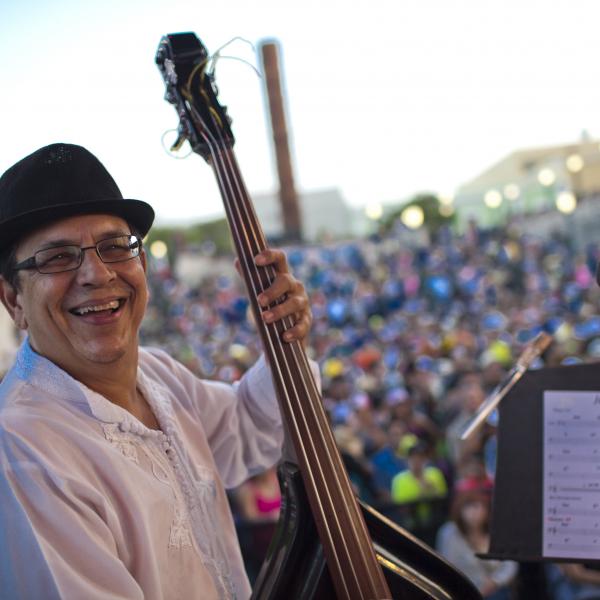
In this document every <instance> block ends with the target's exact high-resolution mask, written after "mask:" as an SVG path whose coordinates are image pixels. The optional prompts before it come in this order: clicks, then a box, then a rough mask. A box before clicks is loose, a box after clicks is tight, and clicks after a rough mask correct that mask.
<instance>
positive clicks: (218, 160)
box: [201, 127, 372, 573]
mask: <svg viewBox="0 0 600 600" xmlns="http://www.w3.org/2000/svg"><path fill="white" fill-rule="evenodd" d="M201 131H204V132H209V134H210V129H209V128H206V127H203V128H202V130H201ZM205 141H206V142H207V144H208V145H209V148H210V149H211V154H212V156H213V162H214V164H215V167H216V168H218V167H219V165H220V166H221V169H219V171H221V170H224V173H221V174H220V175H219V179H220V184H221V187H222V189H223V190H224V191H225V192H230V193H231V192H233V188H232V185H231V181H230V180H229V172H231V173H232V176H233V178H234V181H235V184H236V187H237V188H238V190H237V191H238V195H239V196H240V197H241V198H242V199H243V198H244V194H243V192H242V188H243V182H240V180H239V177H237V176H235V169H234V168H233V163H232V156H231V153H229V152H227V148H226V147H224V148H221V151H220V152H218V151H214V145H215V144H216V145H217V147H219V144H218V143H217V142H216V140H214V138H213V140H208V139H206V137H205ZM211 141H212V143H210V142H211ZM223 153H224V154H225V156H226V158H227V161H228V162H229V168H227V165H225V163H224V162H223V159H222V154H223ZM223 174H224V175H225V178H226V179H227V185H225V182H224V181H223ZM242 205H244V203H243V202H242ZM244 209H245V211H246V213H247V214H246V220H247V221H249V225H250V231H252V235H253V238H254V244H255V246H257V249H258V250H260V249H261V244H262V246H263V247H265V244H264V240H263V239H261V238H260V236H259V235H258V233H257V232H256V231H255V228H254V227H253V226H252V219H250V216H249V215H248V212H249V211H250V210H251V209H252V206H251V205H250V207H248V206H247V205H246V206H244ZM239 210H240V209H239V207H237V211H238V213H239ZM232 216H233V212H232ZM238 218H240V219H241V216H240V214H238ZM232 221H234V220H233V219H232ZM233 224H234V226H235V227H236V229H239V228H238V225H237V223H235V222H234V223H233ZM242 226H243V225H242ZM236 233H237V236H238V238H239V240H240V242H241V241H242V238H241V236H240V235H239V230H238V231H237V232H236ZM245 237H246V244H247V245H248V246H251V245H252V244H251V241H250V240H249V239H248V237H247V235H246V236H245ZM242 258H243V260H244V262H245V266H246V268H247V269H248V270H249V271H248V272H249V274H250V276H251V285H252V287H253V288H254V292H255V293H258V292H257V288H258V287H260V288H262V289H263V291H264V284H263V282H262V280H261V277H260V274H259V271H258V269H257V266H256V265H255V264H254V262H253V261H251V262H250V261H249V260H248V259H247V258H246V257H245V255H244V254H243V253H242ZM252 269H253V270H254V280H252ZM272 275H273V271H272V269H271V276H272ZM255 280H257V281H258V285H257V281H255ZM292 324H293V323H292ZM289 326H290V325H289V323H285V324H284V327H285V328H287V327H289ZM267 332H268V334H269V337H270V338H271V337H272V336H271V333H272V329H269V328H267ZM275 333H277V331H275ZM275 338H276V342H277V345H273V342H272V340H270V343H271V346H272V351H273V355H274V357H275V359H276V360H279V361H280V362H281V360H282V359H281V356H279V357H278V356H277V354H278V352H277V346H279V350H280V354H281V353H282V352H283V347H282V345H281V344H282V343H281V340H280V339H279V335H276V336H275ZM291 346H292V348H293V351H292V352H293V355H294V360H295V361H296V367H297V368H298V372H299V373H300V377H301V380H302V382H303V384H304V386H305V388H306V389H305V391H306V392H307V394H308V393H309V389H308V388H307V382H306V380H307V379H308V381H309V382H310V384H312V385H310V387H312V391H313V392H314V391H316V385H315V383H314V380H313V379H312V377H310V376H309V377H308V378H307V377H305V376H304V375H303V374H302V370H301V369H300V364H301V363H303V364H304V366H305V368H306V367H308V361H307V359H306V355H305V354H304V352H303V351H302V349H301V348H300V347H299V344H292V345H291ZM300 357H302V358H300ZM284 364H287V361H285V360H284ZM278 369H279V370H281V366H280V365H278ZM309 375H310V371H309ZM292 381H293V379H292ZM294 391H295V393H296V396H297V397H298V391H297V390H296V389H294ZM308 395H310V394H308ZM317 395H318V392H317ZM288 402H289V398H288ZM298 405H299V406H300V407H301V404H300V403H299V401H298ZM314 418H315V420H316V422H317V426H318V427H319V428H320V429H321V428H322V423H321V422H320V421H319V419H318V417H317V416H315V417H314ZM303 419H304V422H305V427H306V428H308V423H307V419H306V416H305V415H303ZM326 450H327V452H329V453H330V450H329V449H327V448H326ZM304 451H305V453H306V450H304ZM319 469H320V471H321V476H322V478H323V481H324V483H325V487H326V489H327V485H326V484H327V479H326V478H325V476H324V474H323V469H322V466H321V465H319ZM334 475H335V479H336V480H338V483H339V474H338V473H337V472H335V471H334ZM343 480H345V481H346V482H347V478H346V477H344V478H343ZM350 491H351V490H350ZM329 496H330V497H329V501H330V504H331V505H332V508H333V506H334V504H333V499H332V498H331V494H330V493H329ZM319 500H320V499H319ZM342 505H343V506H344V505H345V503H342ZM338 509H339V506H338ZM321 510H323V508H322V507H321ZM332 514H334V515H335V511H333V512H332ZM347 520H348V522H349V523H350V524H351V526H352V527H353V528H354V527H355V519H353V518H352V515H350V514H349V513H348V515H347ZM360 522H361V524H363V522H362V520H361V521H360ZM325 523H328V522H327V521H325ZM327 527H329V525H327ZM338 528H339V522H338ZM339 531H340V533H342V539H343V542H344V545H345V546H346V547H347V545H348V544H347V541H346V540H345V538H344V536H343V529H341V528H340V529H339ZM355 533H356V532H355ZM329 535H330V536H331V533H330V532H329ZM358 539H360V538H358ZM369 545H370V540H369ZM370 549H371V551H372V547H371V548H370ZM347 554H348V556H349V557H351V556H352V553H350V552H349V550H348V549H347ZM350 562H352V561H350ZM352 570H354V569H352ZM369 572H370V570H369V569H367V573H369Z"/></svg>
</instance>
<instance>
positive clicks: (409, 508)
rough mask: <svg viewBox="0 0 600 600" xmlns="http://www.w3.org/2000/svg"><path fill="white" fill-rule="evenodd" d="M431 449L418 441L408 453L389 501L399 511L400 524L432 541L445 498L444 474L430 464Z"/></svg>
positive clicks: (393, 481)
mask: <svg viewBox="0 0 600 600" xmlns="http://www.w3.org/2000/svg"><path fill="white" fill-rule="evenodd" d="M430 451H431V449H430V447H429V446H428V445H427V444H426V443H425V442H424V441H422V440H418V441H417V442H416V443H414V444H413V445H412V446H411V447H410V448H409V449H408V457H407V462H408V468H407V469H406V470H404V471H400V473H398V474H397V475H395V476H394V478H393V479H392V491H391V496H392V501H393V502H395V503H396V504H398V505H401V507H404V508H403V510H402V511H401V514H402V515H403V516H402V522H403V524H404V525H405V526H406V527H407V528H408V529H411V530H414V531H415V533H418V535H419V536H420V537H421V538H423V539H426V541H431V538H432V537H433V536H434V535H435V531H434V530H435V529H436V528H437V526H438V521H439V515H440V512H441V511H442V510H443V508H444V507H443V506H441V505H440V501H441V500H444V499H445V498H446V496H447V494H448V485H447V483H446V480H445V478H444V474H443V473H442V471H441V470H440V469H439V468H438V467H435V466H433V465H432V464H429V458H430Z"/></svg>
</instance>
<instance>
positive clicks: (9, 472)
mask: <svg viewBox="0 0 600 600" xmlns="http://www.w3.org/2000/svg"><path fill="white" fill-rule="evenodd" d="M81 487H82V484H81V483H78V482H76V481H69V479H68V478H66V477H64V476H60V475H58V474H57V472H56V471H53V470H51V469H49V468H48V465H45V464H44V460H43V458H41V457H38V456H36V455H35V453H34V452H33V451H32V450H31V449H30V448H28V447H27V446H26V445H25V444H23V443H22V442H20V441H19V439H18V438H17V437H16V436H13V435H10V434H7V433H6V432H5V431H0V548H2V549H3V551H2V560H1V561H0V597H2V598H16V599H17V598H19V599H20V598H44V599H48V600H54V599H55V598H57V599H58V598H87V599H90V600H95V599H98V600H100V599H105V598H108V597H110V598H115V599H118V598H123V599H125V598H127V599H131V600H137V599H140V600H141V599H143V593H142V590H141V589H140V587H139V585H138V584H137V582H136V581H135V579H134V578H133V577H132V576H131V574H130V573H129V572H128V571H127V569H126V568H125V566H124V564H123V563H122V562H121V561H120V560H119V558H118V553H117V551H116V545H115V541H114V539H113V536H112V534H111V532H110V530H109V529H108V527H107V525H106V523H105V522H104V521H103V520H102V519H101V517H100V514H99V512H98V511H97V510H95V508H94V504H93V502H91V501H90V497H89V495H88V497H87V498H86V494H80V493H79V492H80V489H79V488H81ZM65 523H73V524H74V526H73V527H65Z"/></svg>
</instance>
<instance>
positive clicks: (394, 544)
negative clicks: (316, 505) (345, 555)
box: [252, 462, 481, 600]
mask: <svg viewBox="0 0 600 600" xmlns="http://www.w3.org/2000/svg"><path fill="white" fill-rule="evenodd" d="M278 473H279V482H280V485H281V489H282V497H283V502H282V507H281V515H280V518H279V522H278V524H277V529H276V530H275V534H274V536H273V540H272V542H271V545H270V547H269V550H268V552H267V556H266V558H265V561H264V563H263V566H262V568H261V570H260V573H259V575H258V578H257V580H256V582H255V584H254V589H253V593H252V598H253V600H267V599H269V600H284V599H285V600H288V599H294V600H332V599H333V598H336V592H335V589H334V586H333V583H332V580H331V577H330V575H329V571H328V569H327V564H326V561H325V557H324V554H323V548H322V546H321V543H320V540H319V536H318V534H317V528H316V525H315V523H314V519H313V517H312V513H311V511H310V507H309V504H308V502H307V499H306V492H305V491H304V484H303V482H302V477H301V475H300V472H299V470H298V467H297V466H296V465H295V464H293V463H290V462H285V463H283V464H282V465H280V467H279V471H278ZM359 504H360V508H361V510H362V514H363V517H364V519H365V522H366V524H367V528H368V530H369V534H370V536H371V539H372V542H373V546H374V548H375V553H376V556H377V560H378V562H379V564H380V566H381V567H382V569H383V573H384V576H385V578H386V581H387V583H388V586H389V588H390V592H391V594H392V598H394V600H480V599H481V594H480V593H479V591H478V590H477V588H476V587H475V586H474V585H473V583H472V582H471V581H470V580H469V579H467V578H466V577H465V576H464V575H463V574H462V573H460V572H459V571H457V570H456V569H455V568H454V567H453V566H452V565H450V564H449V563H448V562H447V561H445V560H444V559H443V558H442V557H440V556H439V555H438V554H436V553H435V552H434V551H433V550H432V549H431V548H429V546H427V545H426V544H424V543H423V542H421V541H420V540H419V539H417V538H416V537H414V536H413V535H412V534H411V533H409V532H408V531H406V530H405V529H403V528H401V527H399V526H398V525H396V524H395V523H393V522H392V521H390V520H389V519H387V518H386V517H384V516H383V515H381V514H380V513H378V512H377V511H375V510H374V509H373V508H371V507H370V506H368V505H367V504H364V503H363V502H359Z"/></svg>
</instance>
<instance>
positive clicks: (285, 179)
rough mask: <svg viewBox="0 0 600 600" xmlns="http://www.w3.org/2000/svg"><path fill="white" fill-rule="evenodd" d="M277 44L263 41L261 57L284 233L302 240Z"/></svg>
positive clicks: (288, 238) (293, 238) (289, 239)
mask: <svg viewBox="0 0 600 600" xmlns="http://www.w3.org/2000/svg"><path fill="white" fill-rule="evenodd" d="M278 54H279V53H278V46H277V44H276V43H274V42H264V43H263V44H261V57H262V66H263V73H264V74H265V85H266V91H267V97H268V99H269V112H270V115H271V131H272V132H273V143H274V148H275V159H276V162H277V175H278V178H279V201H280V204H281V215H282V220H283V229H284V236H285V239H286V241H295V242H297V241H300V240H301V239H302V219H301V215H300V206H299V203H298V194H297V193H296V188H295V186H294V173H293V170H292V159H291V154H290V147H289V141H288V133H287V127H286V118H285V107H284V100H283V92H282V85H281V77H280V68H279V59H278Z"/></svg>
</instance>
